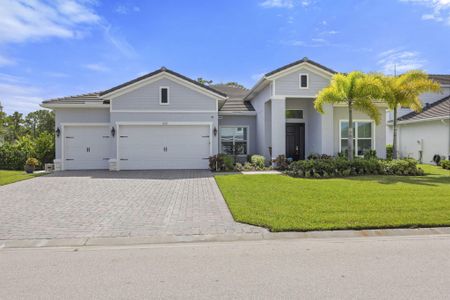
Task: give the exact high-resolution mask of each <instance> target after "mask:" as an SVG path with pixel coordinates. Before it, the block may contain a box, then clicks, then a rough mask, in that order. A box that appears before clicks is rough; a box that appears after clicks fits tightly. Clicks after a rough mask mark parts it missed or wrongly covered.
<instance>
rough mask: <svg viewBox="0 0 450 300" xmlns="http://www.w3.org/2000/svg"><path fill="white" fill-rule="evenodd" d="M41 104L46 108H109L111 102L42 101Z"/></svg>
mask: <svg viewBox="0 0 450 300" xmlns="http://www.w3.org/2000/svg"><path fill="white" fill-rule="evenodd" d="M39 106H41V107H44V108H50V109H52V108H105V109H106V108H109V107H110V104H102V103H95V104H89V103H80V104H73V103H68V104H63V103H55V104H52V103H41V104H39Z"/></svg>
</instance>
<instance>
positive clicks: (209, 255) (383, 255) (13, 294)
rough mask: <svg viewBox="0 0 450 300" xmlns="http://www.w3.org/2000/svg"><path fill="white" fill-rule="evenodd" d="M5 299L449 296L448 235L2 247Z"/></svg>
mask: <svg viewBox="0 0 450 300" xmlns="http://www.w3.org/2000/svg"><path fill="white" fill-rule="evenodd" d="M0 270H1V272H0V298H1V299H94V298H95V299H144V298H146V299H150V298H176V299H231V298H234V299H236V298H243V299H249V298H253V299H255V298H258V299H274V298H278V299H279V298H297V299H448V298H450V236H448V235H437V236H420V237H382V238H381V237H379V238H378V237H367V238H330V239H295V240H270V241H269V240H264V241H241V242H223V243H214V242H208V243H206V242H205V243H179V244H162V245H141V246H127V247H125V246H123V247H119V246H116V247H80V248H28V249H6V248H4V249H0Z"/></svg>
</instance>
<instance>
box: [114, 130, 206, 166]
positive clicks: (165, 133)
mask: <svg viewBox="0 0 450 300" xmlns="http://www.w3.org/2000/svg"><path fill="white" fill-rule="evenodd" d="M209 131H210V129H209V126H205V125H187V126H181V125H180V126H179V125H168V126H160V125H158V126H152V125H121V126H120V129H119V160H120V162H119V164H120V169H121V170H138V169H144V170H145V169H207V168H208V157H209V155H210V151H209V149H210V144H209Z"/></svg>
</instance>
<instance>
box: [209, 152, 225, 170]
mask: <svg viewBox="0 0 450 300" xmlns="http://www.w3.org/2000/svg"><path fill="white" fill-rule="evenodd" d="M209 169H210V170H211V171H223V170H225V163H224V159H223V155H222V154H217V155H213V156H210V157H209Z"/></svg>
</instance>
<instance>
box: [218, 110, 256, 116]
mask: <svg viewBox="0 0 450 300" xmlns="http://www.w3.org/2000/svg"><path fill="white" fill-rule="evenodd" d="M219 116H256V111H219Z"/></svg>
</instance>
